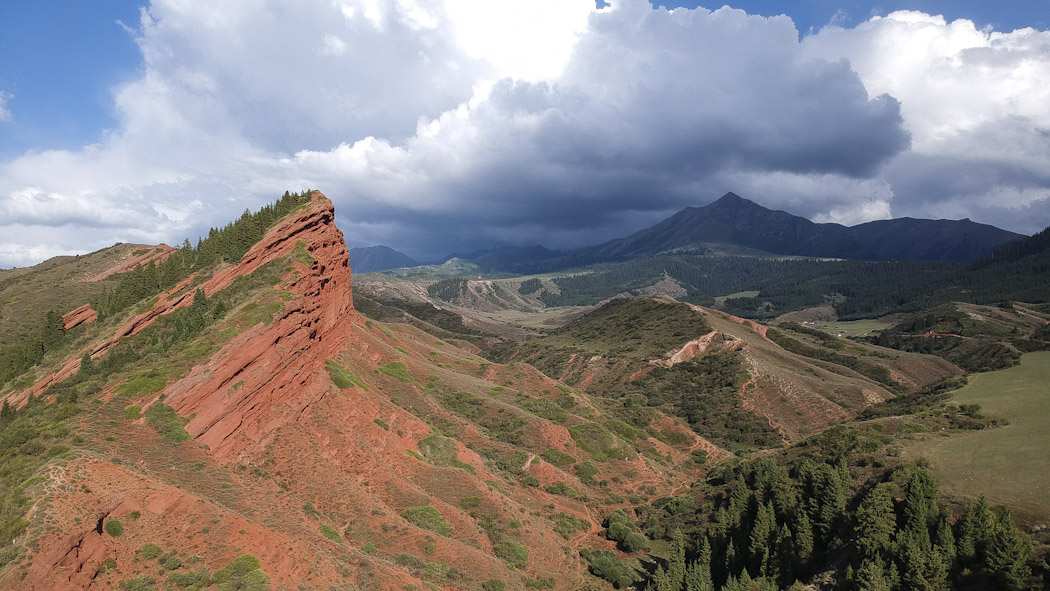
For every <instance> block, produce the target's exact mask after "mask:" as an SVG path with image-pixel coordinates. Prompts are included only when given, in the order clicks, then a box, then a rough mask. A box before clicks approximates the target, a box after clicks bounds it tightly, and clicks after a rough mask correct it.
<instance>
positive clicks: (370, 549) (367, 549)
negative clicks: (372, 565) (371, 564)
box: [361, 542, 376, 554]
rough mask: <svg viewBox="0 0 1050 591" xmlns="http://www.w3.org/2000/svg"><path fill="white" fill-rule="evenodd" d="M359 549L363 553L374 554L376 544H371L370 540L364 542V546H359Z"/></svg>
mask: <svg viewBox="0 0 1050 591" xmlns="http://www.w3.org/2000/svg"><path fill="white" fill-rule="evenodd" d="M361 551H362V552H364V553H365V554H375V553H376V545H375V544H373V543H372V542H369V543H367V544H365V545H364V546H361Z"/></svg>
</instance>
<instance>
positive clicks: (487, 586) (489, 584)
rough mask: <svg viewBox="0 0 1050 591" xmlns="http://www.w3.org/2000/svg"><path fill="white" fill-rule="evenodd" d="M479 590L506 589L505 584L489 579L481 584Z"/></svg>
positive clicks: (503, 590) (496, 590) (499, 590)
mask: <svg viewBox="0 0 1050 591" xmlns="http://www.w3.org/2000/svg"><path fill="white" fill-rule="evenodd" d="M481 588H482V589H483V590H484V591H505V590H506V589H507V583H505V582H504V581H500V580H499V579H489V580H488V581H485V582H484V583H482V584H481Z"/></svg>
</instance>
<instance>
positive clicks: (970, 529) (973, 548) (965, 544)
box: [956, 504, 977, 564]
mask: <svg viewBox="0 0 1050 591" xmlns="http://www.w3.org/2000/svg"><path fill="white" fill-rule="evenodd" d="M958 530H959V535H958V544H956V549H957V556H958V558H959V562H961V563H962V564H972V563H973V561H974V559H975V558H976V555H977V509H976V508H975V507H974V506H973V505H971V504H967V505H966V511H964V512H963V515H962V517H961V518H960V519H959V523H958Z"/></svg>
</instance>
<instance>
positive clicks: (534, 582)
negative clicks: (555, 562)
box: [525, 577, 556, 589]
mask: <svg viewBox="0 0 1050 591" xmlns="http://www.w3.org/2000/svg"><path fill="white" fill-rule="evenodd" d="M555 582H556V581H555V580H554V577H546V578H544V577H536V578H535V579H530V578H528V577H525V588H526V589H553V588H554V584H555Z"/></svg>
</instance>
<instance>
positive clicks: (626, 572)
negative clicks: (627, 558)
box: [580, 548, 634, 589]
mask: <svg viewBox="0 0 1050 591" xmlns="http://www.w3.org/2000/svg"><path fill="white" fill-rule="evenodd" d="M580 556H582V557H583V558H584V559H585V560H586V561H587V563H588V564H589V565H590V569H591V572H592V573H594V574H595V575H596V576H598V577H600V578H602V579H605V580H606V581H609V582H610V583H612V584H613V586H615V587H616V588H617V589H625V588H627V587H630V586H631V585H633V584H634V577H633V576H632V575H631V569H630V568H629V567H628V566H627V565H626V564H624V563H623V561H621V560H620V559H619V558H617V557H616V555H615V554H613V553H612V552H609V551H606V550H592V549H590V548H585V549H583V550H581V551H580Z"/></svg>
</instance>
